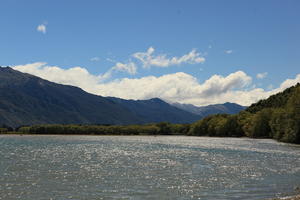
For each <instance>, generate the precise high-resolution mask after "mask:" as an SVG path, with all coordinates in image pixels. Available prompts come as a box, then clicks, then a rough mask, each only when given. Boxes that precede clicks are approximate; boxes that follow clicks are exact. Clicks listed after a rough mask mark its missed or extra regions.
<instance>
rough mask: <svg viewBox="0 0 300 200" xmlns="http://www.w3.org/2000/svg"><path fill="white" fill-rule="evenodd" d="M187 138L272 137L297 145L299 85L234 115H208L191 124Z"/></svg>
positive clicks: (299, 137) (299, 105)
mask: <svg viewBox="0 0 300 200" xmlns="http://www.w3.org/2000/svg"><path fill="white" fill-rule="evenodd" d="M188 135H196V136H203V135H205V136H221V137H229V136H247V137H251V138H274V139H276V140H279V141H282V142H290V143H297V144H300V84H299V83H298V84H297V85H296V86H294V87H291V88H288V89H286V90H285V91H284V92H281V93H278V94H276V95H273V96H271V97H270V98H268V99H266V100H261V101H259V102H258V103H255V104H253V105H251V106H250V107H249V108H247V109H246V110H245V111H242V112H240V113H239V114H237V115H225V114H222V115H220V114H219V115H211V116H209V117H206V118H204V119H202V120H200V121H198V122H196V123H194V124H192V125H191V128H190V130H189V132H188Z"/></svg>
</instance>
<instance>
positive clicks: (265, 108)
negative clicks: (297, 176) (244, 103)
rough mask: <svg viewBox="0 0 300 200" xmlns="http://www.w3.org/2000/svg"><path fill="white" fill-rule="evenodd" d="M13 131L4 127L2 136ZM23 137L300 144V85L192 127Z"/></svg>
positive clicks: (56, 130)
mask: <svg viewBox="0 0 300 200" xmlns="http://www.w3.org/2000/svg"><path fill="white" fill-rule="evenodd" d="M9 132H12V130H11V128H9V127H5V126H3V127H2V128H0V133H9ZM15 133H22V134H95V135H97V134H99V135H175V134H181V135H190V136H217V137H251V138H273V139H276V140H278V141H282V142H289V143H297V144H300V84H299V83H298V84H297V85H296V86H293V87H290V88H288V89H286V90H285V91H283V92H281V93H278V94H276V95H273V96H271V97H269V98H268V99H265V100H260V101H259V102H257V103H255V104H252V105H251V106H250V107H248V108H247V109H246V110H245V111H241V112H240V113H239V114H235V115H229V114H216V115H210V116H208V117H205V118H203V119H202V120H199V121H197V122H195V123H193V124H170V123H167V122H161V123H152V124H146V125H124V126H117V125H55V124H54V125H35V126H24V127H19V128H17V129H16V130H15Z"/></svg>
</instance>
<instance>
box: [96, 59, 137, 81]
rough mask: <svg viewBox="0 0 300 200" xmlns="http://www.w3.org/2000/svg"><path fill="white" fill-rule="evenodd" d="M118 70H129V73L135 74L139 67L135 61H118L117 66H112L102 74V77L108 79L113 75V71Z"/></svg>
mask: <svg viewBox="0 0 300 200" xmlns="http://www.w3.org/2000/svg"><path fill="white" fill-rule="evenodd" d="M117 71H121V72H127V73H128V74H131V75H134V74H136V72H137V67H136V65H135V63H134V62H129V63H121V62H117V63H116V64H115V66H113V67H112V68H110V70H108V71H107V72H106V73H104V74H103V75H100V76H101V79H102V80H106V79H108V78H110V77H111V76H112V73H113V72H117Z"/></svg>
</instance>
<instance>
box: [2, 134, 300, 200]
mask: <svg viewBox="0 0 300 200" xmlns="http://www.w3.org/2000/svg"><path fill="white" fill-rule="evenodd" d="M0 163H1V165H0V199H5V200H9V199H22V200H23V199H53V200H54V199H55V200H56V199H61V200H63V199H133V200H135V199H222V200H224V199H264V198H269V197H274V196H276V195H282V194H285V193H286V192H292V190H293V188H294V187H296V186H299V185H300V146H297V145H288V144H283V143H277V142H275V141H273V140H252V139H246V138H206V137H184V136H168V137H164V136H159V137H152V136H0Z"/></svg>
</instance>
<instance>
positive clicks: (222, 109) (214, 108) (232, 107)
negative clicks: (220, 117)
mask: <svg viewBox="0 0 300 200" xmlns="http://www.w3.org/2000/svg"><path fill="white" fill-rule="evenodd" d="M172 105H173V106H175V107H177V108H180V109H182V110H185V111H188V112H191V113H194V114H197V115H200V116H202V117H205V116H207V115H211V114H223V113H225V114H237V113H239V112H240V111H242V110H244V109H246V107H245V106H241V105H239V104H236V103H231V102H226V103H223V104H212V105H208V106H195V105H193V104H180V103H172Z"/></svg>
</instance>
